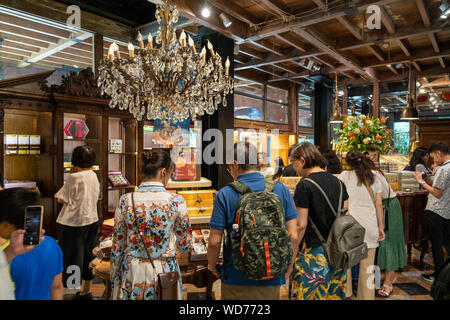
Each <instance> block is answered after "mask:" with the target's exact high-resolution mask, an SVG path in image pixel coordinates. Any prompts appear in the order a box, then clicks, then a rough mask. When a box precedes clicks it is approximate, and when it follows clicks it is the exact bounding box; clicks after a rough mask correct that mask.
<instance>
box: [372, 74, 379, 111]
mask: <svg viewBox="0 0 450 320" xmlns="http://www.w3.org/2000/svg"><path fill="white" fill-rule="evenodd" d="M373 116H374V117H375V118H379V117H380V82H379V81H377V82H374V83H373Z"/></svg>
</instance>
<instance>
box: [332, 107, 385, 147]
mask: <svg viewBox="0 0 450 320" xmlns="http://www.w3.org/2000/svg"><path fill="white" fill-rule="evenodd" d="M386 120H387V118H384V117H381V119H380V118H367V117H366V116H365V115H361V116H359V117H352V116H349V117H348V119H347V122H346V123H344V125H343V128H342V129H336V133H338V134H340V137H339V139H336V140H334V141H333V144H334V145H335V148H336V150H337V151H339V152H341V153H342V152H349V151H352V150H358V151H361V152H365V151H378V152H379V153H380V154H383V153H384V154H385V153H388V152H389V151H391V149H392V142H393V131H392V130H390V129H387V127H386Z"/></svg>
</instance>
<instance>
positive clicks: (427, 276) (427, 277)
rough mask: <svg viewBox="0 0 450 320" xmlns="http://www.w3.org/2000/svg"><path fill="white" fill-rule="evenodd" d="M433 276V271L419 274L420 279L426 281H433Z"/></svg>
mask: <svg viewBox="0 0 450 320" xmlns="http://www.w3.org/2000/svg"><path fill="white" fill-rule="evenodd" d="M434 276H435V273H434V272H433V273H430V274H425V273H424V274H422V275H421V276H420V278H421V279H422V280H424V281H427V282H433V281H434Z"/></svg>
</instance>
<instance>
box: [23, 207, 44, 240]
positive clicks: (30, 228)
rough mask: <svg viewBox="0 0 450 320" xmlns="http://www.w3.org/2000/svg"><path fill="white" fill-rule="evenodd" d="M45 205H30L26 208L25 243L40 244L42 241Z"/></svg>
mask: <svg viewBox="0 0 450 320" xmlns="http://www.w3.org/2000/svg"><path fill="white" fill-rule="evenodd" d="M43 217H44V207H43V206H28V207H26V208H25V224H24V225H25V234H24V236H23V244H24V245H38V244H39V243H40V242H41V230H42V220H43Z"/></svg>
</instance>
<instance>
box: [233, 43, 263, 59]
mask: <svg viewBox="0 0 450 320" xmlns="http://www.w3.org/2000/svg"><path fill="white" fill-rule="evenodd" d="M239 52H240V53H242V54H245V55H247V56H249V57H252V58H256V59H259V60H262V59H265V58H266V57H267V54H264V53H261V52H259V51H257V50H255V49H253V48H249V47H248V46H247V47H244V46H243V45H240V46H239Z"/></svg>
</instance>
